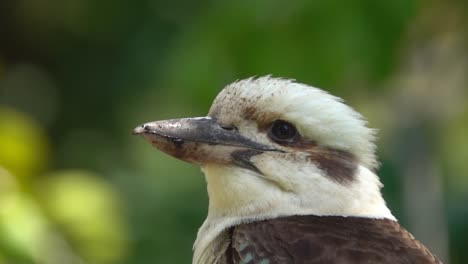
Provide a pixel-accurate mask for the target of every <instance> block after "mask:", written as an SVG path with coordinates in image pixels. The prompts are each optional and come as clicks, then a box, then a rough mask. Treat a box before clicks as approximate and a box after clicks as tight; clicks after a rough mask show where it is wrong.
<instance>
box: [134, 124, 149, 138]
mask: <svg viewBox="0 0 468 264" xmlns="http://www.w3.org/2000/svg"><path fill="white" fill-rule="evenodd" d="M145 131H146V130H145V125H141V126H137V127H136V128H135V129H133V131H132V134H133V135H135V136H136V135H139V134H141V133H143V132H145Z"/></svg>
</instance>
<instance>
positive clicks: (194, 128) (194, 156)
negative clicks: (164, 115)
mask: <svg viewBox="0 0 468 264" xmlns="http://www.w3.org/2000/svg"><path fill="white" fill-rule="evenodd" d="M133 134H134V135H141V136H143V138H144V139H145V140H147V141H148V142H150V143H151V144H152V145H153V146H154V147H156V148H158V149H159V150H161V151H163V152H165V153H167V154H169V155H171V156H174V157H176V158H178V159H181V160H184V161H188V162H191V163H195V164H200V165H203V164H206V163H218V164H230V163H234V164H237V165H240V166H241V167H245V168H249V169H255V170H256V168H254V167H253V165H252V164H251V163H250V161H249V160H250V157H252V156H254V155H258V154H261V153H263V152H265V151H279V150H277V149H275V148H272V147H270V146H266V145H263V144H260V143H256V142H254V141H252V140H250V139H248V138H246V137H244V136H242V135H241V134H240V133H239V131H238V130H237V129H234V128H230V127H229V128H228V127H223V126H221V125H220V124H219V123H217V121H216V119H213V118H211V117H198V118H182V119H171V120H163V121H155V122H150V123H146V124H143V125H140V126H138V127H136V128H135V129H134V130H133Z"/></svg>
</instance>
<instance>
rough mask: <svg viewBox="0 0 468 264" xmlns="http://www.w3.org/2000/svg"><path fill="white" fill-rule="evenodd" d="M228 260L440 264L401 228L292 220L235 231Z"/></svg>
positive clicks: (345, 220) (343, 220)
mask: <svg viewBox="0 0 468 264" xmlns="http://www.w3.org/2000/svg"><path fill="white" fill-rule="evenodd" d="M229 234H230V246H229V247H228V249H227V250H226V255H225V256H226V257H229V259H232V262H225V263H243V264H247V263H248V264H276V263H278V264H279V263H282V264H288V263H291V264H292V263H294V264H305V263H310V264H314V263H328V264H338V263H340V264H341V263H347V264H354V263H388V264H430V263H431V264H432V263H441V262H440V260H438V259H437V257H435V256H434V255H433V254H432V253H431V252H430V251H429V250H428V249H427V248H426V247H425V246H424V245H423V244H421V243H420V242H419V241H417V240H416V239H415V238H414V237H413V236H412V235H411V234H410V233H409V232H408V231H406V230H405V229H404V228H402V227H401V226H400V225H399V224H398V222H396V221H392V220H389V219H372V218H362V217H341V216H313V215H308V216H290V217H283V218H277V219H270V220H264V221H258V222H253V223H248V224H242V225H238V226H235V227H233V228H232V229H231V230H230V231H229Z"/></svg>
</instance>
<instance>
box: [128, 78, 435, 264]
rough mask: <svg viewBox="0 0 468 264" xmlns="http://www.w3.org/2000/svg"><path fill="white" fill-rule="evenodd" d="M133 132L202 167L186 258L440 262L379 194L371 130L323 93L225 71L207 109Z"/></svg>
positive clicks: (207, 261)
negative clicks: (230, 79)
mask: <svg viewBox="0 0 468 264" xmlns="http://www.w3.org/2000/svg"><path fill="white" fill-rule="evenodd" d="M133 134H135V135H140V136H142V137H143V138H144V139H145V140H146V141H148V142H149V143H151V144H152V145H153V146H154V147H156V148H157V149H159V150H160V151H162V152H165V153H167V154H169V155H171V156H173V157H175V158H177V159H180V160H183V161H187V162H190V163H193V164H196V165H199V166H200V167H201V169H202V171H203V173H204V175H205V178H206V183H207V192H208V197H209V204H208V215H207V217H206V219H205V221H204V223H203V225H202V226H201V227H200V229H199V231H198V234H197V238H196V241H195V243H194V247H193V250H194V254H193V259H192V261H193V263H194V264H230V263H231V264H277V263H278V264H279V263H281V264H288V263H291V264H292V263H295V264H303V263H304V264H305V263H329V264H335V263H348V264H354V263H392V264H398V263H402V264H403V263H408V264H409V263H420V264H425V263H442V262H441V261H440V260H439V259H438V258H437V257H436V256H435V255H434V254H432V253H431V252H430V251H429V250H428V249H427V248H426V247H425V246H424V245H423V244H422V243H421V242H419V241H418V240H416V239H415V238H414V237H413V236H412V235H411V234H410V233H409V232H408V231H407V230H405V229H404V228H403V227H402V226H400V224H399V223H398V221H397V219H396V218H395V217H394V216H393V214H392V213H391V211H390V210H389V208H388V207H387V205H386V202H385V200H384V199H383V197H382V194H381V188H382V187H383V185H382V183H381V182H380V180H379V177H378V176H377V174H376V170H377V168H378V166H379V162H378V161H377V157H376V153H375V152H376V145H375V140H376V130H375V129H372V128H369V127H368V124H367V121H366V120H365V118H364V117H363V116H362V115H361V114H359V113H358V112H356V111H355V110H354V109H353V108H351V107H350V106H348V105H347V104H345V103H344V101H343V100H342V99H341V98H339V97H336V96H333V95H331V94H330V93H328V92H326V91H324V90H321V89H319V88H315V87H313V86H309V85H306V84H302V83H299V82H297V81H295V80H293V79H286V78H277V77H272V76H271V75H268V76H263V77H251V78H248V79H244V80H237V81H235V82H234V83H231V84H229V85H227V86H226V87H224V88H223V89H222V90H221V91H220V93H219V94H218V95H217V96H216V98H215V99H214V101H213V104H212V106H211V108H210V110H209V112H208V115H207V116H204V117H194V118H180V119H170V120H162V121H154V122H148V123H145V124H143V125H140V126H137V127H136V128H135V129H134V130H133Z"/></svg>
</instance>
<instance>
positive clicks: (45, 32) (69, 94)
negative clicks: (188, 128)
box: [0, 0, 468, 264]
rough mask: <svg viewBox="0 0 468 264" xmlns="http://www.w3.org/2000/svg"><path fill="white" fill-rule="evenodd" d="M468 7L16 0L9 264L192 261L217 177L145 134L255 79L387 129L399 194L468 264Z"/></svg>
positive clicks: (4, 68) (3, 54)
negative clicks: (139, 134)
mask: <svg viewBox="0 0 468 264" xmlns="http://www.w3.org/2000/svg"><path fill="white" fill-rule="evenodd" d="M466 14H468V3H467V1H461V0H459V1H457V0H449V1H442V0H439V1H431V0H429V1H414V0H394V1H381V0H377V1H376V0H351V1H346V2H343V1H328V0H292V1H276V0H273V1H266V0H254V1H252V0H240V1H231V2H227V1H210V0H202V1H189V0H180V1H162V0H141V1H130V0H98V1H95V0H42V1H41V0H19V1H6V0H4V1H1V2H0V264H3V263H8V264H11V263H13V264H17V263H47V264H49V263H60V264H63V263H67V264H68V263H70V264H75V263H96V264H101V263H102V264H114V263H134V264H139V263H189V262H190V261H191V247H192V243H193V241H194V239H195V236H196V232H197V228H198V227H199V226H200V225H201V223H202V222H203V219H204V217H205V215H206V213H207V212H206V211H207V195H206V191H205V181H204V179H203V176H202V173H201V172H200V170H199V169H198V168H197V167H195V166H192V165H190V164H186V163H183V162H181V161H177V160H175V159H173V158H170V157H168V156H165V155H164V154H162V153H159V152H157V151H156V150H155V149H153V148H152V147H151V146H150V145H148V144H147V143H145V142H144V141H143V140H142V139H140V138H136V137H133V136H132V135H131V134H130V131H131V130H132V129H133V127H135V126H136V125H139V124H141V123H144V122H147V121H152V120H158V119H166V118H177V117H188V116H203V115H205V114H206V112H207V111H208V108H209V106H210V105H211V101H212V100H213V98H214V97H215V95H216V94H217V93H218V92H219V91H220V90H221V88H222V87H223V86H224V85H226V84H228V83H230V82H232V81H234V80H236V79H242V78H246V77H250V76H253V75H257V76H261V75H266V74H273V75H274V76H281V77H288V78H294V79H297V80H298V81H300V82H303V83H308V84H311V85H314V86H317V87H322V88H324V89H325V90H328V91H330V92H331V93H333V94H335V95H338V96H340V97H343V98H345V99H346V101H347V103H348V104H350V105H351V106H353V107H355V108H356V109H357V110H358V111H360V112H361V113H363V114H364V115H365V116H367V117H368V118H369V121H370V125H371V126H372V127H376V128H379V129H380V134H379V135H380V138H379V141H378V146H379V157H380V161H381V162H382V166H381V168H380V169H379V175H380V176H381V178H382V181H383V182H384V184H385V188H384V189H383V192H384V196H385V198H386V200H387V202H388V203H389V206H390V208H391V209H392V211H393V212H394V214H395V215H396V216H397V217H398V218H399V219H400V222H402V223H403V225H404V226H405V227H407V229H409V230H410V231H411V232H413V233H414V234H415V236H416V237H418V238H419V239H420V240H422V241H423V242H424V243H426V244H427V245H428V246H429V247H430V248H431V249H432V250H433V251H434V252H436V253H437V254H438V255H439V256H440V258H441V259H443V260H445V261H446V262H447V263H449V262H450V263H468V251H467V250H466V249H467V245H468V204H467V201H468V175H467V174H468V173H467V171H468V107H467V105H468V104H467V102H468V48H467V47H468V27H467V26H466V25H467V24H468V17H467V15H466Z"/></svg>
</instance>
